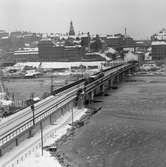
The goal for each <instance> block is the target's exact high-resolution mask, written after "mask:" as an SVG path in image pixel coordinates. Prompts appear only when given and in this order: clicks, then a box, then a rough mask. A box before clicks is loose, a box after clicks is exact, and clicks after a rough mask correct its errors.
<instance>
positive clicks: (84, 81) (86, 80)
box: [51, 62, 124, 95]
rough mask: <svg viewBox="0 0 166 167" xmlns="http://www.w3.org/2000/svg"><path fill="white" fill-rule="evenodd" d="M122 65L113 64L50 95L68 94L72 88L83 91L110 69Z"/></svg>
mask: <svg viewBox="0 0 166 167" xmlns="http://www.w3.org/2000/svg"><path fill="white" fill-rule="evenodd" d="M123 64H124V63H121V62H120V63H116V64H115V63H114V64H113V65H112V66H111V67H108V68H105V69H103V70H101V71H99V72H97V73H95V74H93V75H91V76H89V77H87V78H82V79H80V80H78V81H76V82H73V83H71V84H68V85H65V86H64V87H61V88H58V89H55V90H53V91H52V93H51V94H52V95H57V94H60V93H62V92H63V93H64V92H68V91H70V90H69V88H72V89H74V88H80V89H82V90H84V89H85V87H86V86H87V85H88V84H90V83H92V82H94V81H96V80H97V79H100V78H102V77H104V74H105V72H106V71H109V70H111V69H114V68H117V67H119V66H121V65H123Z"/></svg>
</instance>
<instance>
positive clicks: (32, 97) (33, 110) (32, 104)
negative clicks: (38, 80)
mask: <svg viewBox="0 0 166 167" xmlns="http://www.w3.org/2000/svg"><path fill="white" fill-rule="evenodd" d="M33 99H34V95H33V93H32V95H31V111H32V113H33V125H35V106H34V100H33Z"/></svg>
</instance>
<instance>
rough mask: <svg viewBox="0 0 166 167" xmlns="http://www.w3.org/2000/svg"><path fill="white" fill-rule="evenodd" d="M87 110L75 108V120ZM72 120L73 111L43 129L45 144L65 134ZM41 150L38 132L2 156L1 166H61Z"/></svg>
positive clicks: (0, 159)
mask: <svg viewBox="0 0 166 167" xmlns="http://www.w3.org/2000/svg"><path fill="white" fill-rule="evenodd" d="M86 110H87V109H86V108H83V109H80V110H78V109H74V110H73V114H74V121H76V120H79V119H80V117H81V116H82V115H84V114H85V112H86ZM71 120H72V116H71V111H69V112H67V113H66V114H65V115H63V116H61V117H60V118H59V119H58V120H57V121H56V122H55V124H53V125H50V126H47V127H45V128H44V131H43V140H44V146H48V145H51V144H53V143H54V142H55V141H56V140H57V139H59V138H60V137H61V136H63V135H64V134H65V133H66V131H67V129H68V128H70V126H69V125H68V124H69V123H71ZM41 152H42V151H41V133H40V132H38V133H37V134H35V136H33V137H32V138H29V139H27V140H25V141H23V142H22V143H20V144H19V145H18V146H17V147H15V148H13V149H12V150H11V151H10V152H8V153H6V154H5V155H4V156H2V157H1V158H0V167H46V166H47V167H61V165H60V164H59V163H58V161H57V160H56V158H54V157H51V155H50V154H49V152H46V151H44V154H43V156H42V154H41Z"/></svg>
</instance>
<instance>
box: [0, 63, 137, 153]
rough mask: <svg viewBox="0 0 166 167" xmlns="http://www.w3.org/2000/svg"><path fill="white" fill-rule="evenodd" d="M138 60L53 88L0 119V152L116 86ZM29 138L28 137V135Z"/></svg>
mask: <svg viewBox="0 0 166 167" xmlns="http://www.w3.org/2000/svg"><path fill="white" fill-rule="evenodd" d="M136 68H137V64H131V63H121V64H114V66H110V67H108V68H106V69H104V70H103V71H102V75H101V73H98V74H96V75H94V76H91V77H89V79H88V80H87V79H81V80H78V81H76V82H73V83H71V84H69V85H66V86H64V87H62V88H60V89H56V90H54V91H53V92H52V95H50V96H49V97H47V98H45V99H43V100H41V101H39V102H38V103H36V104H34V106H33V107H32V106H29V107H27V108H25V109H23V110H21V111H19V112H17V113H16V114H13V115H11V116H10V117H8V118H6V119H4V120H2V121H1V122H0V156H3V155H4V154H5V153H6V152H8V151H10V150H11V149H12V148H13V147H16V146H18V145H19V144H20V143H21V142H22V141H23V140H26V139H27V138H30V137H33V135H34V134H35V133H37V131H39V130H40V128H41V127H45V126H47V125H49V124H52V122H55V121H56V119H57V118H58V117H60V115H62V114H64V113H65V112H67V111H71V112H72V110H73V107H74V106H75V105H77V106H78V107H80V106H82V105H84V104H87V103H91V102H92V101H93V98H94V96H96V95H98V94H103V93H104V92H105V90H106V89H109V88H114V87H115V86H117V85H118V84H119V83H120V82H121V81H122V80H123V79H124V78H125V77H126V76H127V75H128V74H132V73H133V72H134V71H135V70H136ZM27 140H28V139H27Z"/></svg>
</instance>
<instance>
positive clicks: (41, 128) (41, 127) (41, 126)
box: [40, 121, 43, 156]
mask: <svg viewBox="0 0 166 167" xmlns="http://www.w3.org/2000/svg"><path fill="white" fill-rule="evenodd" d="M40 130H41V153H42V156H43V125H42V121H41V122H40Z"/></svg>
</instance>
